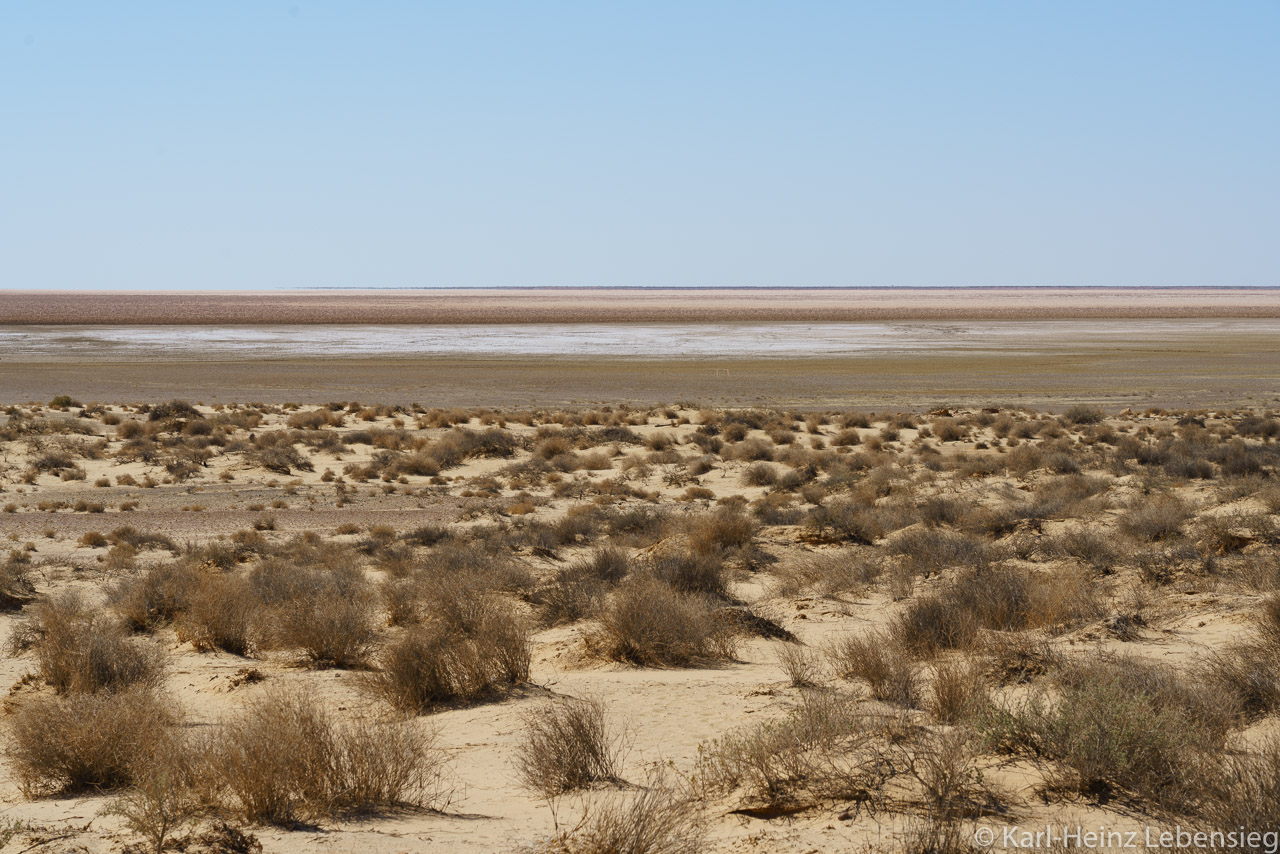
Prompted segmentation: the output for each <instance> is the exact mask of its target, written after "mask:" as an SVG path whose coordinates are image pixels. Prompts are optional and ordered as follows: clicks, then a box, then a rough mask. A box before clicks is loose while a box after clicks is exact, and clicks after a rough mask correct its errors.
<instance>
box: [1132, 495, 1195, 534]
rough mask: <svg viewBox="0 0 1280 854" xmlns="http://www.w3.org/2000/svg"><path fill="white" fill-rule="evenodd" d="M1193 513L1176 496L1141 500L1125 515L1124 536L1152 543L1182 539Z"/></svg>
mask: <svg viewBox="0 0 1280 854" xmlns="http://www.w3.org/2000/svg"><path fill="white" fill-rule="evenodd" d="M1190 517H1191V511H1190V510H1189V509H1188V508H1187V506H1186V505H1185V504H1183V503H1182V500H1181V499H1179V498H1178V497H1177V496H1175V495H1155V496H1152V497H1150V498H1147V499H1144V500H1141V501H1140V502H1139V503H1137V504H1135V505H1134V506H1132V507H1130V508H1129V509H1128V510H1126V511H1125V512H1124V513H1123V514H1122V515H1121V516H1120V521H1119V527H1120V531H1121V533H1123V534H1125V535H1126V536H1129V537H1132V538H1133V539H1135V540H1141V541H1144V542H1151V541H1155V540H1168V539H1173V538H1174V537H1180V536H1182V526H1183V525H1184V524H1186V521H1187V519H1189V518H1190Z"/></svg>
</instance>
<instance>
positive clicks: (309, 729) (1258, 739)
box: [0, 397, 1280, 854]
mask: <svg viewBox="0 0 1280 854" xmlns="http://www.w3.org/2000/svg"><path fill="white" fill-rule="evenodd" d="M1278 476H1280V415H1277V414H1276V413H1272V412H1266V411H1198V412H1164V411H1159V410H1152V411H1147V412H1140V413H1139V412H1130V411H1126V412H1123V413H1114V412H1112V413H1107V412H1102V411H1100V410H1097V409H1094V408H1091V407H1084V406H1076V407H1072V408H1070V409H1067V410H1066V411H1065V412H1062V413H1059V414H1053V413H1044V412H1031V411H1025V410H1020V409H1016V408H1010V407H995V406H993V407H990V408H986V409H959V408H950V407H938V408H937V409H935V410H933V411H930V412H924V413H873V412H851V411H823V412H812V411H806V412H781V411H773V410H708V409H700V408H699V407H696V406H693V405H681V406H675V407H669V408H668V407H659V408H656V409H649V410H640V409H631V408H626V407H603V408H599V409H583V410H574V411H502V412H498V411H491V410H476V411H464V410H439V409H428V408H424V407H418V406H407V407H401V406H364V405H359V404H355V403H334V404H331V405H328V406H324V407H300V406H283V407H277V406H265V405H257V404H250V405H218V406H212V407H210V406H201V405H193V404H190V403H186V402H182V401H171V402H168V403H164V404H159V405H151V406H145V405H140V406H121V405H110V406H108V405H99V404H95V403H92V402H90V403H81V402H79V401H75V400H71V399H70V398H66V397H58V398H55V399H54V400H53V401H52V402H51V403H49V404H45V405H37V404H28V405H22V406H11V407H9V408H8V409H7V410H6V411H5V413H4V415H3V416H0V493H3V494H0V510H3V512H0V533H2V534H3V535H4V536H5V537H6V538H7V539H6V540H5V541H4V545H5V546H6V547H7V548H6V549H5V550H4V553H3V555H2V556H0V621H2V622H3V624H4V626H5V637H6V638H7V647H6V651H7V656H8V657H7V659H6V663H5V666H6V667H8V668H9V674H10V676H11V684H12V688H11V689H10V690H9V693H8V696H7V698H6V700H5V703H4V706H3V715H2V716H0V725H2V726H3V730H4V739H5V742H4V743H5V768H6V771H5V775H4V776H5V777H7V780H8V782H7V783H6V785H5V787H4V789H3V791H4V792H5V797H6V798H7V800H8V801H9V803H8V804H7V805H6V808H7V812H6V815H8V816H10V817H11V821H13V822H17V823H14V824H11V825H10V826H8V827H7V829H5V830H4V833H5V834H8V835H7V836H4V837H3V838H4V839H6V840H7V839H10V838H13V839H18V838H21V839H24V840H29V842H26V843H24V844H31V845H38V844H44V843H46V842H52V841H54V840H55V839H60V840H61V839H66V840H74V843H73V844H76V845H83V846H85V847H86V848H87V850H118V845H119V844H120V843H121V842H122V841H123V842H127V843H129V844H135V845H138V846H141V847H140V848H139V850H183V851H188V850H189V851H240V850H244V851H249V850H257V849H256V848H255V846H258V845H261V846H263V848H264V850H282V851H285V850H294V849H297V850H304V849H306V848H307V846H308V845H309V844H310V843H309V842H307V841H306V839H307V837H306V834H311V833H315V832H316V828H324V829H326V832H332V833H340V834H353V835H352V836H351V837H350V845H349V846H348V847H353V848H358V847H361V846H368V847H370V849H371V850H382V848H379V846H380V845H381V846H383V848H385V850H388V851H391V850H405V849H406V848H408V850H442V851H443V850H465V849H467V846H468V845H470V846H472V848H471V850H510V851H536V852H583V853H584V854H586V853H587V852H616V851H621V852H633V851H634V852H653V854H663V852H695V851H704V850H725V851H731V850H811V849H818V850H845V849H846V848H847V849H859V850H877V849H879V850H909V851H920V852H925V851H934V852H948V851H965V850H969V848H970V847H971V842H972V838H973V828H974V827H975V826H977V825H978V824H979V823H985V824H987V825H1000V824H1023V825H1031V824H1039V825H1043V824H1045V823H1046V822H1067V821H1068V820H1070V821H1072V822H1079V823H1089V824H1093V825H1097V824H1105V825H1109V826H1115V827H1120V828H1126V827H1135V828H1136V827H1145V826H1166V825H1170V826H1171V825H1175V824H1177V825H1181V826H1183V827H1195V828H1205V829H1234V828H1236V827H1238V826H1246V827H1250V828H1257V829H1259V830H1268V829H1274V828H1276V827H1280V667H1278V666H1277V662H1280V526H1278V522H1280V519H1278V518H1277V515H1278V514H1280V477H1278ZM84 800H88V801H90V802H92V803H93V804H95V809H97V810H99V811H100V812H101V813H102V817H101V818H100V819H99V820H97V822H96V823H93V826H92V827H86V826H83V824H84V823H83V821H82V820H79V819H77V820H76V821H73V820H72V818H71V816H72V815H75V816H81V815H83V813H82V812H77V811H75V810H74V809H73V807H72V805H74V804H78V803H82V802H83V801H84ZM61 805H65V806H61ZM37 806H39V807H40V809H38V810H37V809H35V807H37ZM59 815H64V816H66V818H64V819H61V820H59V819H58V818H57V817H58V816H59ZM37 816H39V818H37ZM77 821H78V823H77ZM482 826H484V827H488V826H493V827H496V828H498V829H497V830H484V829H483V828H482ZM383 827H386V828H399V829H398V830H396V831H395V833H401V834H409V835H410V836H411V838H412V840H414V841H412V842H409V841H406V840H404V839H400V840H399V841H397V839H398V837H385V839H384V838H383V837H378V838H377V839H375V838H374V837H375V836H376V833H374V831H373V830H370V829H371V828H372V829H379V828H383ZM405 828H409V829H408V830H406V829H405ZM388 832H390V831H388ZM377 833H382V831H381V830H377ZM361 834H366V835H361ZM379 840H381V841H379ZM387 840H389V841H387ZM112 846H116V848H113V847H112ZM386 846H391V847H386ZM397 846H398V847H397Z"/></svg>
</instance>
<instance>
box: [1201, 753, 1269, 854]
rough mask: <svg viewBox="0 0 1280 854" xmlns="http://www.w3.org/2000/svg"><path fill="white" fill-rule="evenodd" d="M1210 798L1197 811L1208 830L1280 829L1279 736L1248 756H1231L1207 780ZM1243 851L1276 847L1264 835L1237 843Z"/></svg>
mask: <svg viewBox="0 0 1280 854" xmlns="http://www.w3.org/2000/svg"><path fill="white" fill-rule="evenodd" d="M1205 782H1206V783H1207V788H1208V789H1209V797H1208V798H1206V799H1205V803H1204V805H1203V806H1202V807H1201V808H1200V809H1199V810H1198V812H1199V814H1200V817H1201V819H1202V821H1203V823H1204V825H1205V829H1206V830H1209V831H1215V830H1216V831H1222V830H1231V829H1236V828H1242V829H1244V830H1245V831H1251V830H1258V829H1262V828H1268V829H1271V830H1272V837H1271V838H1272V840H1274V838H1275V835H1274V830H1275V828H1280V739H1276V738H1275V737H1272V738H1271V739H1270V740H1268V741H1266V742H1265V743H1263V745H1262V746H1261V749H1260V750H1258V751H1257V752H1256V753H1254V754H1252V755H1247V756H1232V757H1230V758H1228V759H1227V760H1226V761H1225V762H1223V763H1222V765H1221V767H1220V768H1218V769H1216V770H1215V774H1214V776H1213V777H1212V778H1211V779H1209V780H1206V781H1205ZM1237 847H1238V848H1239V850H1242V851H1252V852H1257V854H1262V852H1263V851H1266V850H1269V849H1274V847H1275V845H1274V842H1269V841H1268V840H1267V838H1266V837H1265V836H1263V837H1261V838H1258V837H1255V841H1254V843H1253V844H1250V843H1249V842H1248V841H1247V840H1246V841H1244V842H1243V843H1242V844H1240V845H1238V846H1237Z"/></svg>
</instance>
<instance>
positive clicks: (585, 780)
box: [515, 698, 623, 798]
mask: <svg viewBox="0 0 1280 854" xmlns="http://www.w3.org/2000/svg"><path fill="white" fill-rule="evenodd" d="M523 724H524V738H523V740H522V741H521V742H520V746H519V747H518V748H517V749H516V759H515V763H516V773H517V774H518V775H519V777H520V781H521V783H523V784H524V786H526V787H527V788H529V789H531V790H532V791H534V792H537V793H538V794H540V795H542V796H543V797H544V798H553V797H555V796H557V795H560V794H563V793H565V792H571V791H574V790H576V789H585V788H588V787H589V786H591V784H593V783H604V782H611V781H616V780H617V779H618V763H619V760H620V755H621V752H622V746H623V744H622V740H621V738H620V736H619V735H618V734H616V733H613V732H611V731H610V727H609V724H608V721H607V720H606V716H605V707H604V703H602V702H601V701H599V700H596V699H577V698H563V699H559V700H556V701H554V702H552V703H548V704H545V705H542V706H539V707H538V708H536V709H534V710H532V711H530V712H528V713H527V714H525V716H524V720H523Z"/></svg>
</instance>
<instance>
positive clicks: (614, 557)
mask: <svg viewBox="0 0 1280 854" xmlns="http://www.w3.org/2000/svg"><path fill="white" fill-rule="evenodd" d="M630 572H631V559H630V557H628V555H627V553H626V552H625V551H623V550H622V549H619V548H616V547H613V546H610V547H606V548H601V549H597V550H596V551H595V552H594V553H593V554H592V555H591V556H590V557H589V558H585V559H583V558H579V559H577V560H575V561H574V562H573V563H571V564H570V565H569V566H567V567H565V568H564V569H561V570H559V571H558V572H557V573H556V574H555V577H554V578H553V579H552V581H551V583H550V584H547V585H545V586H544V587H542V588H541V589H539V590H537V591H535V593H534V596H533V601H534V603H535V604H537V605H541V606H542V613H541V619H542V622H543V624H545V625H548V626H554V625H559V624H562V623H573V622H576V621H578V620H581V619H583V618H585V617H591V616H595V614H596V613H597V612H598V611H599V609H600V605H601V603H602V602H603V601H604V597H605V594H606V593H607V592H608V591H609V588H610V587H611V586H613V585H616V584H617V583H618V582H619V581H621V580H622V579H623V578H625V577H626V576H627V574H628V573H630Z"/></svg>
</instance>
